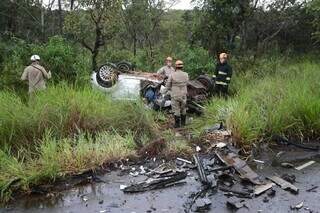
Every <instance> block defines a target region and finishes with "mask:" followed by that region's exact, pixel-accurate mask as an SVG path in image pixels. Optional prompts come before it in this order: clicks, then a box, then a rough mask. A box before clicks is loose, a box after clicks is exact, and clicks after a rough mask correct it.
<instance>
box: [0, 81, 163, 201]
mask: <svg viewBox="0 0 320 213" xmlns="http://www.w3.org/2000/svg"><path fill="white" fill-rule="evenodd" d="M0 118H1V120H0V138H1V142H0V144H1V148H0V201H7V200H8V199H10V196H11V193H12V192H13V191H15V190H23V191H28V190H29V189H30V187H31V186H33V185H35V184H39V183H41V182H44V181H50V180H54V179H55V178H57V177H61V176H65V175H70V174H71V175H72V174H75V173H81V172H82V171H85V170H88V169H95V168H97V167H99V166H100V165H102V164H104V163H108V162H111V161H114V160H121V159H125V158H127V157H130V156H133V155H135V154H136V150H137V148H138V147H139V145H141V146H142V145H143V144H146V143H147V142H148V141H149V140H151V139H152V138H153V137H154V136H155V135H156V134H157V125H156V123H155V116H154V115H153V112H152V111H149V110H146V109H145V107H144V106H143V104H142V103H140V102H125V101H121V102H116V101H113V100H111V99H110V98H109V97H107V96H106V95H105V94H103V93H101V92H98V91H94V90H92V89H90V88H86V87H85V88H82V89H79V88H78V89H76V88H72V87H70V86H66V85H63V84H62V85H57V86H51V87H50V88H49V89H48V90H47V91H45V92H42V93H39V94H37V95H36V96H35V97H34V98H33V99H30V100H29V102H28V103H23V102H22V101H21V99H20V98H19V97H18V96H17V95H16V94H15V93H13V92H6V91H1V92H0Z"/></svg>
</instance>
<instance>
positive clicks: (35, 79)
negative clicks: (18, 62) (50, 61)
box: [21, 55, 51, 94]
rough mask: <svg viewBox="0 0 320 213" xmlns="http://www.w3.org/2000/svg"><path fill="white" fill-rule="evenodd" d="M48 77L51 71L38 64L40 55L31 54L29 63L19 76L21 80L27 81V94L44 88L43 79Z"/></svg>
mask: <svg viewBox="0 0 320 213" xmlns="http://www.w3.org/2000/svg"><path fill="white" fill-rule="evenodd" d="M50 78H51V72H50V71H49V72H47V71H46V70H45V68H44V67H42V66H41V65H40V57H39V56H38V55H33V56H31V64H30V65H29V66H28V67H26V68H25V69H24V71H23V74H22V76H21V80H22V81H28V84H29V94H32V93H34V92H36V91H40V90H45V89H46V81H45V80H46V79H50Z"/></svg>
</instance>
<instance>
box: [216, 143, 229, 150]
mask: <svg viewBox="0 0 320 213" xmlns="http://www.w3.org/2000/svg"><path fill="white" fill-rule="evenodd" d="M226 146H227V144H226V143H223V142H219V143H217V144H216V145H215V147H217V148H219V149H221V148H224V147H226Z"/></svg>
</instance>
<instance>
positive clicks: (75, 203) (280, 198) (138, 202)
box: [0, 151, 320, 213]
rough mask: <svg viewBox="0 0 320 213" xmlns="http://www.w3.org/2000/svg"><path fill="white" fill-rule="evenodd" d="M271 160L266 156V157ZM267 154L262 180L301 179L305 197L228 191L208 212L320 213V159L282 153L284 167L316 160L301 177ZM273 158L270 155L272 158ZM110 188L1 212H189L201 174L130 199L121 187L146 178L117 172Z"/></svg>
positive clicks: (110, 176) (108, 177)
mask: <svg viewBox="0 0 320 213" xmlns="http://www.w3.org/2000/svg"><path fill="white" fill-rule="evenodd" d="M264 154H266V153H264ZM264 154H262V155H260V158H259V159H258V160H263V161H264V163H261V162H260V163H256V164H253V165H252V168H254V170H255V171H256V172H257V173H258V174H259V175H261V176H262V177H266V176H271V175H275V174H276V175H278V176H281V175H283V174H285V173H287V174H291V175H292V174H293V175H295V176H296V182H295V183H294V185H295V186H297V187H298V188H299V194H297V195H294V194H292V193H290V192H288V191H285V190H283V189H281V188H280V187H278V186H274V187H273V188H274V189H275V191H276V194H275V196H274V197H271V196H268V195H267V194H266V193H265V194H262V195H260V196H258V197H253V198H252V199H242V198H241V199H240V198H237V197H232V198H228V197H227V196H225V194H224V193H223V192H222V191H219V190H218V191H217V192H216V193H215V194H213V195H212V196H210V197H209V199H210V200H211V201H212V204H211V207H210V210H209V211H208V212H219V213H223V212H232V211H231V210H230V209H228V208H227V207H226V202H227V201H228V200H230V199H233V200H238V201H239V200H245V202H246V206H247V208H246V207H243V208H241V209H239V210H238V211H237V212H296V211H299V212H320V188H318V189H315V190H313V191H310V192H308V191H307V190H308V189H310V188H313V187H315V186H319V187H320V160H319V158H317V157H316V155H318V154H316V153H312V152H301V151H297V152H294V154H292V153H290V152H284V153H282V154H281V153H280V154H279V152H275V155H276V154H278V157H279V159H280V155H281V159H282V161H292V160H297V159H299V161H294V162H292V163H293V164H294V165H301V164H303V163H305V162H308V159H307V158H308V157H310V158H313V159H314V160H315V161H316V163H315V164H313V165H311V166H309V167H307V168H305V169H303V170H301V171H297V170H295V169H293V168H291V169H287V168H282V167H281V166H279V164H278V163H279V161H278V162H277V163H275V160H274V159H273V158H270V157H269V158H268V159H266V158H265V157H263V156H264ZM268 156H269V153H268ZM99 178H100V179H101V180H103V181H104V183H92V184H88V185H86V186H81V187H77V188H73V189H71V190H67V191H62V192H59V193H56V194H54V195H52V194H48V195H42V196H28V197H24V198H22V199H18V200H15V201H14V202H13V203H12V204H10V205H9V206H8V207H7V208H4V209H0V212H30V213H37V212H46V213H50V212H52V213H58V212H59V213H60V212H70V213H71V212H74V213H79V212H98V213H104V212H112V213H117V212H127V213H133V212H137V213H140V212H170V213H171V212H173V213H175V212H177V213H178V212H186V210H187V209H188V207H189V206H188V202H190V196H191V195H192V194H193V193H196V192H198V191H199V190H200V189H201V183H200V182H199V181H198V175H197V172H196V170H190V171H189V175H188V177H187V179H186V182H187V183H186V184H184V185H181V186H173V187H170V188H166V189H161V190H154V191H148V192H144V193H137V194H125V193H123V192H122V191H121V190H120V185H130V182H132V181H140V180H144V179H145V178H146V177H145V176H143V175H139V176H138V177H132V176H130V175H120V171H112V172H109V173H107V174H105V175H103V176H99ZM302 201H303V203H304V204H303V207H302V208H301V209H300V210H292V209H290V206H292V205H293V206H295V205H297V204H299V203H301V202H302Z"/></svg>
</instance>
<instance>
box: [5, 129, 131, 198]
mask: <svg viewBox="0 0 320 213" xmlns="http://www.w3.org/2000/svg"><path fill="white" fill-rule="evenodd" d="M35 147H36V150H37V151H36V152H35V153H34V154H33V155H30V153H29V152H23V151H22V152H20V154H18V155H17V154H13V153H12V152H11V151H10V150H1V149H0V202H6V201H8V200H9V199H10V196H11V194H12V192H14V191H16V190H22V191H28V190H29V189H30V187H31V186H33V185H35V184H39V183H40V182H42V181H48V180H54V179H55V178H57V177H61V176H64V175H72V174H77V173H81V172H84V171H86V170H89V169H95V168H97V167H98V166H101V165H102V164H104V163H107V162H110V161H115V160H120V159H125V158H127V157H130V156H134V155H135V148H136V144H135V142H134V138H133V135H132V134H130V133H128V134H127V135H126V136H120V135H119V134H115V133H109V132H101V133H99V134H98V135H96V136H95V137H92V136H88V135H87V134H80V135H79V136H78V137H77V138H65V139H62V140H57V139H56V138H55V137H53V136H52V135H51V133H46V134H45V135H44V138H43V140H41V141H39V142H38V143H37V144H36V145H35Z"/></svg>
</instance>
